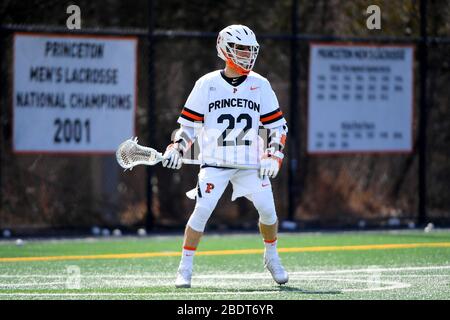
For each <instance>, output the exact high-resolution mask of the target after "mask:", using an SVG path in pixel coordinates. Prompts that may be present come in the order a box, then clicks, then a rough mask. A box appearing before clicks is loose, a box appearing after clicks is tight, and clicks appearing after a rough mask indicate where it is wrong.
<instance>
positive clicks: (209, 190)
mask: <svg viewBox="0 0 450 320" xmlns="http://www.w3.org/2000/svg"><path fill="white" fill-rule="evenodd" d="M212 189H214V185H213V184H212V183H207V184H206V190H205V192H206V193H211V190H212Z"/></svg>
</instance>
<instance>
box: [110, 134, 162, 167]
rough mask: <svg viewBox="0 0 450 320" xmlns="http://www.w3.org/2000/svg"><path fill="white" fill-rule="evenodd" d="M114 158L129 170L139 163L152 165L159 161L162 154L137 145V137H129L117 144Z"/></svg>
mask: <svg viewBox="0 0 450 320" xmlns="http://www.w3.org/2000/svg"><path fill="white" fill-rule="evenodd" d="M116 158H117V162H118V163H119V165H120V166H121V167H122V168H124V169H130V170H131V169H132V168H133V167H134V166H137V165H139V164H145V165H149V166H153V165H155V164H157V163H158V162H160V161H161V159H162V155H161V153H159V152H158V151H156V150H155V149H152V148H149V147H144V146H141V145H139V144H138V141H137V138H134V139H133V138H131V139H128V140H126V141H124V142H122V143H121V144H120V145H119V147H118V148H117V151H116Z"/></svg>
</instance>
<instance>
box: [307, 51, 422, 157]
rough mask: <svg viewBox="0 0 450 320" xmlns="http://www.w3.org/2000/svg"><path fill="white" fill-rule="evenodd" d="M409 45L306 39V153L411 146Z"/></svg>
mask: <svg viewBox="0 0 450 320" xmlns="http://www.w3.org/2000/svg"><path fill="white" fill-rule="evenodd" d="M413 55H414V49H413V47H412V46H397V45H392V46H391V45H389V46H388V45H380V46H373V45H370V46H369V45H335V44H312V45H311V47H310V72H309V92H308V101H309V104H308V153H311V154H321V153H352V152H400V153H401V152H405V153H406V152H411V151H412V122H413V81H414V79H413V61H414V56H413Z"/></svg>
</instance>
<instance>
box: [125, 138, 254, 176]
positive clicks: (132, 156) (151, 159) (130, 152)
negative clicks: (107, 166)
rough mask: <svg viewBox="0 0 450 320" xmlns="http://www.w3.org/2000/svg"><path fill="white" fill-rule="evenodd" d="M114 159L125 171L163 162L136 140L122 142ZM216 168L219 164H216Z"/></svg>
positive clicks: (161, 157)
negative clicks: (138, 166) (141, 165)
mask: <svg viewBox="0 0 450 320" xmlns="http://www.w3.org/2000/svg"><path fill="white" fill-rule="evenodd" d="M116 158H117V162H118V163H119V165H120V166H121V167H122V168H124V169H125V170H127V169H130V170H132V169H133V167H134V166H137V165H140V164H143V165H147V166H154V165H156V164H157V163H159V162H161V161H162V160H163V155H162V153H160V152H158V151H156V150H155V149H153V148H149V147H144V146H141V145H139V144H138V140H137V138H134V139H133V138H131V139H128V140H126V141H124V142H122V143H121V144H120V145H119V147H118V148H117V151H116ZM183 163H184V164H201V163H200V162H199V161H196V160H190V159H183ZM216 165H217V166H220V165H221V164H219V163H217V164H216ZM222 166H224V167H228V168H235V169H258V168H259V166H258V167H256V166H243V165H235V164H222Z"/></svg>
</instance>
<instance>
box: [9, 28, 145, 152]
mask: <svg viewBox="0 0 450 320" xmlns="http://www.w3.org/2000/svg"><path fill="white" fill-rule="evenodd" d="M136 47H137V39H136V38H135V37H97V36H84V35H83V36H77V35H70V36H64V35H51V34H25V33H16V34H15V35H14V64H13V68H14V70H13V72H14V87H13V99H12V100H13V126H14V127H13V149H14V152H18V153H35V152H40V153H41V152H44V153H47V152H50V153H100V154H102V153H114V152H115V150H116V148H117V146H118V145H119V144H120V143H121V142H122V141H124V140H125V139H127V138H130V137H131V136H133V135H135V128H134V122H135V110H136V99H137V96H136V90H137V89H136V76H137V74H136V64H137V61H136V54H137V48H136Z"/></svg>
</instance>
